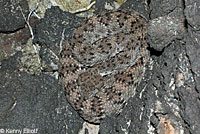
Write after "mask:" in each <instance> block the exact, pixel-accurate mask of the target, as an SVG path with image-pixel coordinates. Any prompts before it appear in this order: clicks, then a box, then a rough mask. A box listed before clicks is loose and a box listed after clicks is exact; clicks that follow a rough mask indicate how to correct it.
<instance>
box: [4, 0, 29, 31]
mask: <svg viewBox="0 0 200 134" xmlns="http://www.w3.org/2000/svg"><path fill="white" fill-rule="evenodd" d="M23 15H24V16H23ZM27 16H28V3H27V1H26V0H1V1H0V32H6V33H9V32H14V31H16V30H18V29H20V28H23V27H25V23H26V22H25V19H26V17H27ZM24 17H25V18H24Z"/></svg>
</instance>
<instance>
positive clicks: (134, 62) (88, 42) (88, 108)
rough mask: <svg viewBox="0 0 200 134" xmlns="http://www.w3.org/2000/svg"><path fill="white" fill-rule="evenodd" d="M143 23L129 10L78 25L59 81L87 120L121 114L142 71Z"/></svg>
mask: <svg viewBox="0 0 200 134" xmlns="http://www.w3.org/2000/svg"><path fill="white" fill-rule="evenodd" d="M145 36H146V20H145V19H144V18H143V17H141V16H140V15H139V14H138V13H136V12H133V11H126V10H118V11H112V12H103V13H101V14H99V15H96V16H94V17H92V18H90V19H89V20H88V21H87V22H86V23H85V24H82V25H81V26H80V27H78V28H77V29H76V30H75V31H74V34H73V37H72V39H71V40H69V41H67V43H66V44H65V45H64V48H63V50H62V52H61V58H60V68H59V72H60V81H61V83H62V84H63V86H64V88H65V90H66V96H67V99H68V101H69V102H70V103H71V105H72V106H73V107H74V109H75V110H76V111H78V113H79V114H80V116H81V117H83V118H84V119H85V120H87V121H89V122H92V123H99V122H100V120H101V119H103V118H104V117H105V116H106V115H110V114H112V113H115V114H118V113H120V112H121V110H122V108H123V106H124V105H125V104H126V102H127V100H128V99H129V98H130V97H132V96H134V95H135V90H136V88H137V86H138V84H139V83H140V81H141V79H142V77H143V74H144V72H145V65H146V63H147V62H148V59H149V53H148V51H147V49H146V47H147V43H146V39H145Z"/></svg>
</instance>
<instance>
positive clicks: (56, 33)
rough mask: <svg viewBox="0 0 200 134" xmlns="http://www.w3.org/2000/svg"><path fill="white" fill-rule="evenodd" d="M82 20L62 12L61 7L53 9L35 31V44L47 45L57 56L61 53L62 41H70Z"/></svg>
mask: <svg viewBox="0 0 200 134" xmlns="http://www.w3.org/2000/svg"><path fill="white" fill-rule="evenodd" d="M81 20H82V19H81V18H79V17H77V16H76V15H74V14H71V13H69V12H64V11H62V10H61V9H60V8H59V7H51V8H50V9H47V10H46V12H45V16H44V18H43V19H41V21H40V23H39V24H38V25H37V26H36V29H35V32H34V34H35V39H34V42H38V43H39V44H42V45H47V47H49V48H50V49H51V50H52V51H54V52H55V53H56V54H58V53H59V52H60V49H61V48H60V41H61V40H62V41H65V40H66V39H69V38H70V37H71V35H72V32H73V30H74V28H75V27H77V26H78V25H79V24H80V22H81Z"/></svg>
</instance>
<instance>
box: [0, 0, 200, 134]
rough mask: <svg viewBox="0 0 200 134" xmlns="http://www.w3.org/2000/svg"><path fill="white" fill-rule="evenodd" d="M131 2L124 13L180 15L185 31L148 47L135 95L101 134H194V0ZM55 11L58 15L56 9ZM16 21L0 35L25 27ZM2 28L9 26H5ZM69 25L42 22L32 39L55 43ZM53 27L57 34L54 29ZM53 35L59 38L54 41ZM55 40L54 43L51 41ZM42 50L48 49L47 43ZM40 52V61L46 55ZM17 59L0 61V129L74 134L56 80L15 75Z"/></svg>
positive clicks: (75, 123) (73, 118) (198, 83)
mask: <svg viewBox="0 0 200 134" xmlns="http://www.w3.org/2000/svg"><path fill="white" fill-rule="evenodd" d="M3 2H8V1H3ZM132 2H133V1H132V0H128V1H127V2H126V3H125V4H126V5H127V6H124V5H125V4H124V5H122V7H123V8H125V9H126V7H131V8H130V10H136V11H138V12H140V13H142V12H145V13H146V11H147V16H149V20H153V19H155V18H158V17H164V16H167V15H169V16H170V17H177V16H180V15H183V16H185V21H184V27H185V28H186V33H185V36H183V37H182V38H183V39H182V38H178V39H177V38H174V39H173V40H172V42H169V43H168V45H165V44H164V45H163V46H164V47H163V46H162V51H157V50H155V49H154V48H153V47H149V51H150V53H151V57H152V60H153V61H152V62H151V64H150V66H149V67H148V68H149V69H148V70H147V71H146V74H145V76H144V79H143V81H142V82H141V84H140V85H139V87H138V88H137V90H136V91H137V93H136V95H135V97H134V98H131V99H130V100H129V101H128V104H127V105H126V106H125V108H124V109H123V111H122V112H121V113H120V114H119V115H111V116H109V117H106V118H105V120H103V121H102V122H101V124H100V133H101V134H108V133H109V134H116V133H118V134H124V133H136V134H148V133H151V134H152V133H153V134H169V133H170V134H182V133H184V134H199V133H200V130H199V128H200V123H199V121H200V119H199V118H200V116H199V107H200V103H199V100H200V99H199V93H200V77H199V76H200V75H199V68H200V67H199V65H200V61H199V59H200V58H199V51H200V43H199V42H200V41H199V39H200V36H199V35H200V33H199V24H200V22H199V13H200V12H199V10H200V8H199V5H200V2H199V0H190V1H188V0H187V1H186V0H165V1H163V0H143V1H136V2H138V3H139V4H141V6H139V7H145V8H140V10H138V9H137V6H136V5H135V6H134V4H131V3H132ZM102 4H103V3H102ZM144 4H145V5H146V4H147V6H144ZM99 6H104V5H101V4H99V5H97V6H96V8H97V9H99V8H101V9H102V10H103V8H102V7H99ZM148 7H149V9H150V11H149V9H148ZM6 9H8V8H6V7H5V6H4V7H3V6H2V4H1V8H0V10H1V12H5V11H6ZM52 9H54V10H52ZM52 9H49V12H50V13H51V17H49V18H52V20H53V18H56V17H55V16H58V14H57V13H58V12H55V11H57V10H58V9H55V8H52ZM144 9H145V10H144ZM4 10H5V11H4ZM102 10H101V11H102ZM141 10H143V11H141ZM54 12H55V13H54ZM59 13H63V12H62V11H59ZM18 14H20V13H18ZM47 14H48V12H47ZM62 15H66V14H65V13H63V14H62ZM16 16H18V15H16ZM66 16H67V15H66ZM7 17H8V15H7ZM19 17H20V18H19V19H20V20H23V22H22V21H19V22H20V25H18V26H17V27H16V26H14V25H7V26H4V27H3V28H4V29H3V30H0V31H1V32H2V31H3V32H4V33H7V34H9V33H10V32H11V31H12V32H13V31H15V30H17V29H20V28H22V27H24V24H25V22H24V18H23V17H22V16H21V15H20V16H19ZM61 18H62V17H61ZM7 20H12V19H7ZM56 20H59V18H57V19H56ZM69 20H70V21H71V22H72V23H74V24H75V22H76V21H73V19H69ZM75 20H76V19H75ZM47 21H50V19H48V20H47ZM41 23H42V21H41ZM0 24H6V23H2V19H0ZM7 24H13V23H11V22H8V23H7ZM16 24H17V23H16ZM21 24H23V25H21ZM44 24H45V25H44ZM70 24H71V23H70ZM70 24H69V25H68V24H67V25H62V26H64V27H59V26H57V23H56V21H55V23H54V24H53V26H55V29H54V30H52V28H51V27H52V25H51V26H50V25H48V23H47V22H45V23H43V25H42V26H40V28H41V30H42V28H44V29H46V30H45V33H50V34H47V35H48V36H45V34H41V35H38V34H39V33H40V32H36V33H35V34H36V35H35V36H41V37H37V38H38V40H37V42H38V43H39V42H40V41H41V43H40V45H43V43H45V44H50V45H52V44H53V45H54V44H59V42H60V40H61V39H62V38H61V37H60V35H62V32H63V29H64V28H66V27H68V28H70V27H73V26H74V25H72V26H70ZM79 24H80V23H79ZM56 26H57V28H58V29H59V30H56V29H57V28H56ZM65 26H66V27H65ZM1 28H2V26H1ZM48 29H49V30H48ZM73 29H74V27H73ZM66 31H67V30H66ZM70 31H72V30H70ZM41 32H42V31H41ZM52 32H56V33H52ZM55 35H59V37H57V36H55ZM69 35H70V33H68V34H67V33H64V39H70V38H68V37H70V36H69ZM71 35H72V34H71ZM40 38H41V40H40ZM54 38H56V39H55V40H56V41H55V40H52V41H51V39H54ZM63 41H64V40H63ZM161 41H162V42H163V41H164V40H161ZM162 42H161V43H162ZM158 43H159V42H158ZM0 45H1V44H0ZM57 46H58V45H57ZM57 46H54V48H56V51H57V50H60V48H57ZM150 46H154V44H153V45H152V44H151V42H150ZM44 47H45V48H44V49H47V45H46V46H44ZM48 47H49V46H48ZM49 48H50V47H49ZM54 48H53V49H51V50H54ZM58 53H59V51H58ZM58 53H57V54H58ZM42 54H43V57H45V55H46V53H42ZM20 56H21V55H19V53H17V54H16V55H14V56H12V57H10V58H9V59H7V60H3V61H1V62H0V76H1V77H0V92H1V95H0V97H1V98H2V99H1V100H0V128H19V129H20V128H25V127H26V128H37V126H38V131H39V132H41V133H50V134H51V133H54V134H64V133H70V134H77V133H78V131H79V130H80V128H81V125H82V123H83V120H82V119H81V118H80V117H79V116H78V114H77V112H76V111H74V110H73V109H72V107H71V106H70V105H69V104H68V103H67V101H66V98H65V95H64V92H63V89H61V87H60V86H58V82H57V80H55V79H54V78H52V77H50V76H49V75H45V74H41V75H40V76H34V75H30V74H27V73H24V72H20V71H19V70H18V63H17V61H19V60H18V59H19V58H20ZM47 57H48V56H47ZM48 64H51V62H49V63H48ZM54 71H55V70H54Z"/></svg>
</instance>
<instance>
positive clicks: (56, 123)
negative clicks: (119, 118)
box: [0, 53, 83, 134]
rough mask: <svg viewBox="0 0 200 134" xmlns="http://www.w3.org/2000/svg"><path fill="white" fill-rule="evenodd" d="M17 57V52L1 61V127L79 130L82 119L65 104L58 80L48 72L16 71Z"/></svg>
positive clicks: (41, 132)
mask: <svg viewBox="0 0 200 134" xmlns="http://www.w3.org/2000/svg"><path fill="white" fill-rule="evenodd" d="M19 57H20V55H19V53H17V55H15V56H13V57H11V58H10V59H8V60H3V61H2V62H1V69H0V92H1V100H0V104H1V105H0V117H1V118H0V128H1V129H4V130H5V129H21V130H23V129H24V128H29V129H33V130H34V129H35V130H36V131H37V133H38V134H44V133H49V134H53V133H54V134H65V133H71V134H75V133H78V131H79V129H80V128H81V126H82V123H83V121H82V119H81V118H80V117H79V116H78V115H77V113H76V112H75V111H74V110H73V109H72V107H71V106H70V105H69V104H68V103H67V101H66V98H65V95H64V92H63V91H62V88H61V87H60V86H59V84H58V81H57V80H55V79H54V78H53V77H50V76H48V75H40V76H32V75H29V74H27V73H23V72H19V71H18V61H19V60H18V59H19ZM65 126H67V128H65ZM71 128H74V129H71Z"/></svg>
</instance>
